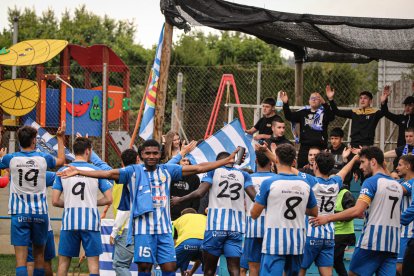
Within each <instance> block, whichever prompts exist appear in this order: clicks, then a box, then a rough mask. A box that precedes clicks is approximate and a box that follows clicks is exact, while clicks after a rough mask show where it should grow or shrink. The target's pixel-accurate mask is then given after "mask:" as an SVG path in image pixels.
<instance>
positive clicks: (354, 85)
mask: <svg viewBox="0 0 414 276" xmlns="http://www.w3.org/2000/svg"><path fill="white" fill-rule="evenodd" d="M388 67H389V68H386V69H387V70H388V71H387V70H385V67H384V63H377V62H371V63H370V64H365V65H353V64H320V63H310V64H305V66H304V89H303V103H304V105H306V104H307V103H308V99H309V95H310V93H312V92H315V91H316V92H320V93H321V95H322V96H324V98H325V99H326V97H325V86H326V85H327V84H330V85H331V86H332V87H333V88H334V89H335V91H336V93H335V100H336V102H337V104H338V106H340V107H342V108H352V107H355V106H357V102H358V94H359V92H361V91H363V90H368V91H371V92H373V94H374V95H375V96H374V98H375V101H374V107H379V104H378V103H379V101H378V99H379V95H380V93H377V92H378V91H381V90H382V87H383V85H385V84H390V85H392V89H393V93H392V96H391V98H390V103H389V106H390V109H391V110H392V111H393V112H395V113H402V111H403V109H402V107H403V105H402V101H403V99H404V98H405V97H406V96H408V95H412V92H413V91H412V73H411V72H412V67H410V65H405V67H404V68H403V67H401V66H400V67H398V66H388ZM102 68H103V66H97V67H94V66H88V67H81V66H79V65H78V64H76V63H74V64H71V66H70V67H68V68H63V69H62V68H60V67H48V66H47V65H46V66H45V67H44V68H40V69H39V68H36V67H24V68H19V69H18V74H17V75H18V76H19V77H23V78H28V79H32V80H35V79H37V80H40V78H41V77H44V76H49V77H46V79H47V80H46V84H45V85H46V97H47V101H46V104H45V108H46V129H47V130H49V131H50V132H51V133H52V134H53V133H54V132H55V131H56V128H57V126H58V124H59V122H60V117H59V116H60V104H59V103H60V100H59V99H60V96H61V90H62V82H61V81H59V80H57V79H56V78H54V77H53V75H54V74H60V75H61V77H62V78H64V79H65V80H66V81H67V82H69V83H70V85H71V86H73V87H74V89H75V95H78V94H79V93H80V94H79V95H83V96H82V97H84V99H83V100H82V99H81V98H82V97H81V96H77V97H76V96H75V107H76V108H79V110H80V111H79V112H83V111H84V109H82V105H85V104H87V103H88V102H89V104H90V105H93V100H92V99H91V96H89V97H88V96H87V95H88V94H93V93H95V94H96V95H98V94H101V96H100V101H99V106H98V107H99V108H100V110H101V112H103V108H102V93H101V92H91V91H90V90H93V89H97V90H98V91H101V90H102V87H103V86H105V85H104V83H105V81H104V80H105V74H104V72H103V69H102ZM149 72H150V67H149V66H135V65H134V66H127V67H125V66H108V67H107V75H106V80H107V84H108V93H109V94H108V95H109V96H108V99H106V100H107V102H108V103H107V112H108V117H111V119H110V120H109V121H110V122H109V124H108V130H109V131H123V130H125V131H127V132H128V133H129V134H130V135H131V134H132V131H133V128H134V125H135V122H136V119H137V114H138V110H139V107H140V103H141V99H142V96H143V93H144V90H145V87H146V82H147V79H148V75H149ZM224 74H231V75H232V77H233V79H234V82H235V86H236V87H233V86H232V85H227V83H226V84H225V85H224V86H223V97H222V100H221V105H220V109H219V112H218V114H217V121H216V125H215V130H218V129H220V128H221V127H222V126H223V124H224V123H226V122H227V121H228V117H229V112H231V108H230V107H229V104H230V105H231V104H234V103H236V100H235V94H234V92H235V89H234V88H237V94H238V97H239V100H240V103H241V104H244V105H250V106H251V108H246V107H244V108H242V112H243V117H244V121H245V122H246V127H247V128H250V127H251V126H253V125H254V122H255V120H257V118H258V117H259V116H260V114H259V112H260V102H261V101H262V100H263V99H264V98H266V97H274V98H276V97H277V92H278V91H279V90H285V91H287V92H288V94H289V99H290V104H291V105H292V106H293V105H294V98H295V97H294V86H295V69H294V66H293V65H292V66H286V65H283V66H282V65H281V66H268V65H263V66H258V65H256V64H254V65H234V66H211V67H194V66H191V67H190V66H176V65H171V66H170V71H169V80H168V90H167V91H168V92H167V93H168V94H167V100H166V106H165V110H166V111H165V122H164V126H163V130H164V133H166V132H168V131H169V130H170V129H171V128H175V129H177V130H179V131H180V132H181V133H182V134H183V136H185V137H187V138H188V139H189V140H198V139H202V138H204V134H205V132H206V128H207V125H208V123H209V119H210V115H211V113H212V110H213V105H214V102H215V100H216V96H217V94H218V89H219V86H220V82H221V80H222V77H223V75H224ZM179 75H180V77H179ZM258 75H259V76H260V78H259V77H258ZM391 75H392V78H391V77H389V76H391ZM10 77H11V73H10V71H9V69H8V68H3V71H2V78H3V79H7V78H10ZM81 89H87V90H81ZM66 91H67V94H68V99H70V98H71V97H69V96H71V95H70V94H71V89H70V87H68V88H67V90H66ZM95 94H94V95H95ZM50 97H51V98H50ZM52 98H53V99H52ZM123 98H129V99H130V102H128V103H125V101H126V100H123ZM127 101H129V100H127ZM258 103H259V105H257V104H258ZM128 106H129V107H128ZM40 108H41V107H40V106H39V107H38V108H37V110H36V112H40V111H41V110H40ZM90 110H92V108H91V109H90ZM90 110H87V111H86V112H85V113H83V114H80V113H79V114H77V115H78V117H79V118H84V120H81V121H80V123H78V125H76V123H77V119H75V125H74V128H75V132H76V131H78V129H80V128H81V129H83V133H82V134H85V133H89V136H91V137H92V139H93V142H94V150H95V151H96V152H97V153H98V154H99V155H101V154H104V155H105V158H106V159H107V160H108V162H109V163H110V164H111V165H112V166H114V167H117V166H120V159H119V157H118V155H117V153H116V151H115V150H114V147H113V146H112V144H111V141H108V140H106V139H103V137H102V135H100V134H99V135H94V133H91V132H92V129H93V127H94V125H93V123H94V118H93V116H92V115H91V111H90ZM68 111H69V110H68ZM127 114H128V116H127ZM278 114H280V115H281V116H282V117H283V112H282V111H280V110H278ZM32 116H34V117H33V118H35V119H39V117H38V115H37V114H35V115H33V114H32ZM75 116H76V115H75ZM238 116H239V115H238V114H237V109H236V110H234V117H238ZM7 117H8V115H7V114H4V119H7ZM24 118H25V117H22V118H20V124H22V123H24ZM95 121H96V120H95ZM95 123H96V122H95ZM349 126H350V124H349V122H348V121H347V120H345V119H343V118H339V117H337V118H336V119H335V121H334V122H332V123H331V124H330V128H333V127H342V128H344V130H345V133H346V135H348V134H349V131H348V129H349ZM71 127H72V126H71V122H68V128H71ZM85 129H86V131H85ZM87 130H90V131H91V132H88V131H87ZM98 132H99V131H98ZM95 134H96V133H95ZM286 134H287V137H288V138H290V139H293V136H292V133H291V131H290V130H288V131H287V133H286ZM396 134H397V131H396V128H395V127H394V125H393V124H392V123H391V122H389V121H388V120H384V121H383V122H381V123H380V127H379V128H378V134H377V142H378V143H381V142H383V143H384V144H386V145H388V146H387V149H388V148H392V147H393V143H395V141H396ZM8 135H9V134H8V132H6V133H5V134H4V137H3V140H2V143H3V146H7V144H8V143H9V141H8V137H9V136H8ZM345 140H346V139H345ZM140 142H141V141H140V138H137V139H136V141H135V144H139V143H140ZM70 144H71V137H69V140H68V145H70ZM103 145H104V146H103Z"/></svg>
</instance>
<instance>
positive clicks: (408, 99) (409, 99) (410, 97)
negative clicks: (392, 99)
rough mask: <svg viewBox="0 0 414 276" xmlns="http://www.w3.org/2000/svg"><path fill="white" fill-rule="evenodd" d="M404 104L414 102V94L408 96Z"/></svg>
mask: <svg viewBox="0 0 414 276" xmlns="http://www.w3.org/2000/svg"><path fill="white" fill-rule="evenodd" d="M403 104H414V97H413V96H408V97H407V98H405V100H404V101H403Z"/></svg>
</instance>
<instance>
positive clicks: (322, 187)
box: [306, 175, 342, 239]
mask: <svg viewBox="0 0 414 276" xmlns="http://www.w3.org/2000/svg"><path fill="white" fill-rule="evenodd" d="M307 180H308V182H309V184H310V185H311V187H312V191H313V193H314V195H315V198H316V201H317V203H318V216H324V215H330V214H333V213H334V212H335V202H336V198H337V196H338V193H339V190H340V189H341V187H342V179H341V177H340V176H332V177H329V178H326V179H325V178H322V177H314V176H311V175H307ZM334 229H335V226H334V223H333V222H330V223H328V224H326V225H320V226H318V227H314V226H312V225H310V224H309V223H308V226H307V234H306V235H307V236H308V237H312V238H319V239H334V235H335V230H334Z"/></svg>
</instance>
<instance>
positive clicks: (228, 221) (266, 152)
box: [0, 85, 414, 276]
mask: <svg viewBox="0 0 414 276" xmlns="http://www.w3.org/2000/svg"><path fill="white" fill-rule="evenodd" d="M279 94H280V100H281V101H282V102H283V113H284V117H285V119H286V120H287V121H290V122H292V124H297V125H298V127H299V130H298V138H299V140H298V142H299V144H300V145H299V151H298V153H297V152H296V150H295V147H294V145H293V144H292V142H291V141H289V140H288V139H287V138H286V137H285V130H286V123H285V122H286V121H285V120H283V119H282V118H281V117H280V116H279V115H278V114H277V113H276V111H275V105H276V101H275V100H274V99H273V98H266V99H264V101H263V103H262V114H263V117H262V118H261V119H260V120H259V121H258V122H257V123H256V124H255V125H254V126H253V127H252V128H250V129H248V130H246V133H248V134H253V135H254V139H255V140H256V141H257V143H256V145H255V151H256V152H255V154H256V160H255V161H256V170H255V171H250V170H247V169H238V168H236V167H235V166H234V165H235V157H236V155H237V154H238V151H239V149H237V150H236V151H234V152H232V153H228V152H224V151H223V152H220V153H219V154H218V155H217V158H216V161H214V162H205V163H200V164H190V161H189V159H188V158H187V157H186V154H187V153H189V152H190V151H191V150H193V149H194V148H195V147H196V142H195V141H192V142H191V143H189V144H188V145H182V144H181V139H180V137H179V135H178V133H175V132H169V133H168V134H167V135H166V136H165V143H164V145H163V146H162V145H161V144H160V143H159V142H157V141H155V140H152V139H150V140H146V141H145V142H143V143H142V144H141V145H140V146H139V149H138V151H135V150H133V149H129V150H126V151H124V152H123V153H122V155H121V159H122V168H119V169H113V168H111V167H110V166H109V165H108V164H106V163H105V162H103V161H102V160H101V159H99V157H98V156H97V155H96V154H95V153H94V152H93V150H92V143H91V141H90V140H89V139H88V138H86V137H77V138H76V140H75V141H74V145H73V153H74V155H75V160H74V161H73V162H72V163H71V164H69V165H64V164H65V155H64V135H65V124H64V123H62V125H61V127H60V128H59V129H58V131H57V133H56V136H57V140H58V151H57V157H53V156H52V155H49V154H45V153H41V152H38V151H36V137H37V131H36V129H34V128H32V127H29V126H24V127H22V128H20V129H19V130H18V132H17V138H18V141H19V145H20V151H19V152H16V153H11V154H5V151H4V150H2V151H1V152H0V153H1V155H3V156H2V159H1V163H0V168H2V169H9V174H10V177H9V179H10V180H9V181H10V198H9V214H10V215H11V218H12V219H11V231H10V236H11V244H12V245H13V246H14V248H15V253H16V275H18V276H20V275H22V276H23V275H24V276H26V275H35V276H37V275H39V276H40V275H53V272H52V267H51V260H52V259H53V258H54V257H55V256H56V253H55V246H54V239H53V230H52V229H51V226H50V219H49V215H48V208H49V207H48V204H47V187H49V186H52V189H53V194H52V204H53V206H54V207H57V208H63V215H62V226H61V229H60V240H59V246H58V255H59V264H58V270H57V271H55V272H57V275H67V274H68V270H69V265H70V262H71V259H72V258H73V257H78V256H79V253H80V248H81V245H82V247H83V249H84V251H85V255H86V257H87V261H88V268H89V272H90V275H99V255H100V254H102V252H103V251H102V241H101V233H100V215H99V212H98V206H105V205H106V206H108V205H111V204H112V202H113V198H112V190H113V189H115V187H118V185H121V186H119V187H121V197H120V200H119V202H118V201H117V202H116V204H115V205H116V206H115V210H116V215H115V222H114V227H113V231H112V233H111V236H110V242H111V244H114V245H115V249H114V252H113V267H114V269H115V271H116V274H117V275H131V274H130V271H129V268H130V265H131V262H135V263H137V264H138V271H139V272H138V275H140V276H149V275H151V271H152V269H153V266H154V265H159V266H160V269H161V271H162V275H165V276H169V275H175V274H176V271H177V270H178V269H179V270H180V272H181V274H182V275H192V274H194V273H195V271H196V269H197V268H198V267H199V266H200V265H202V268H203V271H204V275H215V274H216V270H217V263H218V260H219V258H220V256H221V255H224V257H225V258H226V260H227V268H228V271H229V273H230V275H245V274H246V273H247V271H248V273H249V275H306V271H307V269H309V268H310V267H311V265H312V264H315V265H316V266H317V267H318V270H319V273H320V274H321V275H332V273H333V268H335V270H336V272H337V274H338V275H373V274H376V275H395V274H397V275H414V240H413V237H414V233H413V220H414V205H413V204H412V200H411V189H412V188H411V187H412V184H413V183H412V182H413V181H414V155H413V153H414V120H412V119H413V118H412V116H413V114H414V97H412V96H410V97H407V98H406V99H405V101H404V102H403V104H404V105H405V110H404V114H399V115H397V114H393V113H391V112H390V111H389V110H388V107H387V98H388V96H389V95H390V88H389V87H388V86H386V87H384V91H383V92H382V95H381V97H380V99H381V106H380V108H379V109H377V108H374V107H371V105H372V98H373V95H372V94H371V93H370V92H368V91H363V92H361V93H360V94H359V106H358V108H355V109H353V110H340V109H338V107H337V106H336V104H335V101H334V96H335V91H334V90H333V89H332V88H331V87H330V86H329V85H328V86H327V87H326V98H327V101H325V100H324V98H323V97H322V96H321V95H320V94H319V93H317V92H314V93H312V94H311V95H310V98H309V106H306V107H305V108H303V109H301V110H298V111H291V110H290V107H289V98H288V94H287V93H286V92H284V91H281V92H280V93H279ZM335 116H338V117H344V118H348V119H350V120H351V121H352V127H351V130H350V138H351V141H350V145H348V146H347V145H345V144H344V143H343V142H342V140H343V137H344V132H343V130H342V129H341V128H333V129H331V130H330V131H328V130H329V129H328V127H329V124H330V123H331V122H332V121H333V120H334V119H335ZM384 116H385V117H386V118H389V119H390V120H391V121H393V122H394V123H396V124H397V125H398V126H399V136H398V145H397V148H396V149H395V150H392V151H388V152H386V153H383V152H382V151H381V150H380V149H379V148H378V147H375V146H373V144H374V140H375V139H374V138H375V129H376V126H377V124H378V122H379V120H380V119H381V118H382V117H384ZM386 158H395V160H394V164H393V170H392V172H390V171H388V169H387V166H386V164H385V159H386ZM55 167H61V168H60V169H59V170H58V172H57V173H54V172H50V171H48V169H53V168H55ZM351 182H358V183H361V188H360V193H359V196H358V198H357V199H356V200H355V199H354V197H353V196H352V193H351V192H350V188H349V187H350V184H351ZM2 183H3V182H0V185H1V187H4V186H5V185H6V184H7V183H6V184H4V185H3V184H2ZM99 192H100V193H101V194H102V195H101V196H99ZM354 218H364V226H363V229H362V232H361V237H360V238H359V239H358V241H356V238H355V233H354V225H353V219H354ZM353 245H355V249H354V253H353V256H352V259H351V263H350V266H349V271H348V272H347V271H346V269H345V266H344V263H343V256H344V252H345V250H346V248H347V247H349V246H353ZM190 261H193V262H194V265H193V267H192V269H191V270H190V269H188V268H189V263H190ZM29 264H31V265H29Z"/></svg>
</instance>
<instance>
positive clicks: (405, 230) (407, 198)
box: [399, 178, 414, 238]
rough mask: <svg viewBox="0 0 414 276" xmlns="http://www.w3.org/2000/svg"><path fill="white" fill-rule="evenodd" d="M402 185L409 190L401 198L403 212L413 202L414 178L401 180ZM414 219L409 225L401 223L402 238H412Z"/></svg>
mask: <svg viewBox="0 0 414 276" xmlns="http://www.w3.org/2000/svg"><path fill="white" fill-rule="evenodd" d="M399 182H400V183H401V185H402V186H403V187H404V188H405V189H406V190H407V193H406V194H405V195H404V196H403V198H402V200H401V213H403V212H404V211H405V210H406V209H407V208H408V206H410V205H411V202H412V185H413V183H414V178H412V179H410V180H408V181H405V180H402V181H399ZM413 232H414V221H412V222H411V223H410V224H409V225H401V238H412V237H413V235H414V233H413Z"/></svg>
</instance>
